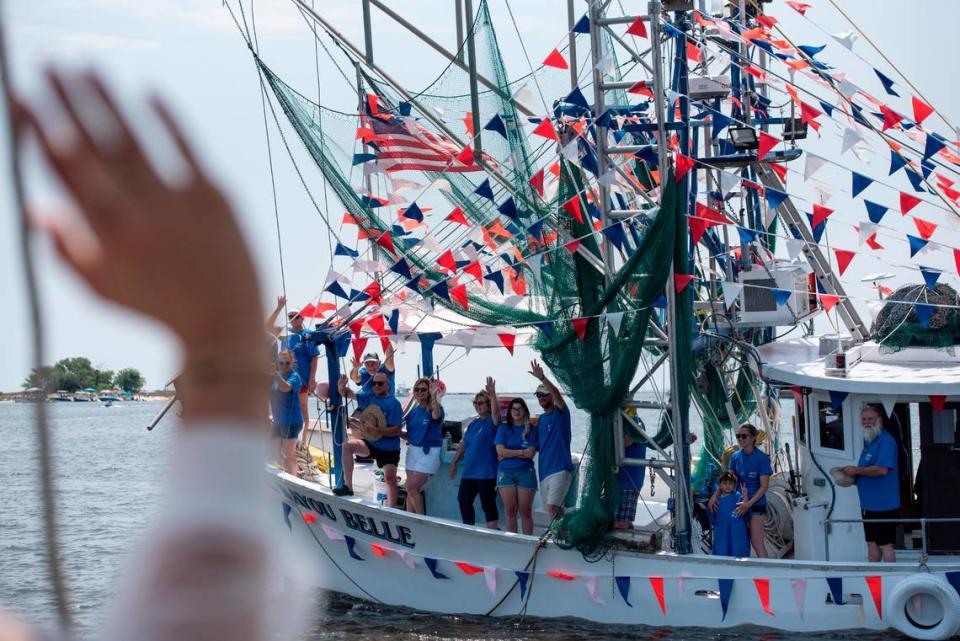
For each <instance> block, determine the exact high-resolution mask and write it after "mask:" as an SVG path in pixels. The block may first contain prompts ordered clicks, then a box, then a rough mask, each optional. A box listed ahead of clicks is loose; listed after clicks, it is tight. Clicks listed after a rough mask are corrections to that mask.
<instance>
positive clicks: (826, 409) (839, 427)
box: [817, 401, 846, 450]
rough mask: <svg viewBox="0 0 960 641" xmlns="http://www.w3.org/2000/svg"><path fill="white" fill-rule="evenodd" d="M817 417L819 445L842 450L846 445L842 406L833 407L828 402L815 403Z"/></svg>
mask: <svg viewBox="0 0 960 641" xmlns="http://www.w3.org/2000/svg"><path fill="white" fill-rule="evenodd" d="M817 415H818V418H819V430H820V447H821V448H824V449H828V450H843V449H845V447H846V444H845V443H844V436H843V408H840V409H837V410H835V409H833V406H832V405H831V404H830V403H829V402H824V401H819V402H818V403H817Z"/></svg>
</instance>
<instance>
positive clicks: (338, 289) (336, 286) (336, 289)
mask: <svg viewBox="0 0 960 641" xmlns="http://www.w3.org/2000/svg"><path fill="white" fill-rule="evenodd" d="M324 291H326V292H330V293H331V294H333V295H334V296H336V297H337V298H346V299H347V300H350V294H348V293H347V292H346V291H344V289H343V287H342V286H341V285H340V283H338V282H337V281H333V282H332V283H330V284H329V285H327V287H326V289H324Z"/></svg>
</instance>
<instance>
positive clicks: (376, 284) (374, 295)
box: [363, 280, 382, 305]
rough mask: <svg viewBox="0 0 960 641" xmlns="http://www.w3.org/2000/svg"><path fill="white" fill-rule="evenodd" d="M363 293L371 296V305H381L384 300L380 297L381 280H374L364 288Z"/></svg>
mask: <svg viewBox="0 0 960 641" xmlns="http://www.w3.org/2000/svg"><path fill="white" fill-rule="evenodd" d="M363 293H364V294H366V295H367V296H369V297H370V302H369V304H370V305H379V304H380V303H381V302H382V299H381V298H380V281H376V280H375V281H373V282H371V283H370V284H369V285H367V286H366V287H364V288H363Z"/></svg>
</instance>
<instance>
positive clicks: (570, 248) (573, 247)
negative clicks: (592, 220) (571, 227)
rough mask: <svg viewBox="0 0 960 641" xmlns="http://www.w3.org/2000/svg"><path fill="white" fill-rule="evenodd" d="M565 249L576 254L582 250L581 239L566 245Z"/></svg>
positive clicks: (564, 245) (575, 239)
mask: <svg viewBox="0 0 960 641" xmlns="http://www.w3.org/2000/svg"><path fill="white" fill-rule="evenodd" d="M563 248H564V249H566V250H567V251H568V252H570V253H571V254H576V253H577V250H578V249H580V239H579V238H574V239H573V240H571V241H570V242H568V243H564V244H563Z"/></svg>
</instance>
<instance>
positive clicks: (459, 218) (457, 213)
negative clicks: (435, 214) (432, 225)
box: [444, 207, 470, 227]
mask: <svg viewBox="0 0 960 641" xmlns="http://www.w3.org/2000/svg"><path fill="white" fill-rule="evenodd" d="M444 220H447V221H450V222H451V223H457V224H458V225H466V226H467V227H469V226H470V223H468V222H467V217H466V216H464V215H463V210H462V209H460V208H459V207H457V208H456V209H454V210H453V211H451V212H450V214H449V215H448V216H447V217H446V218H444Z"/></svg>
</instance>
